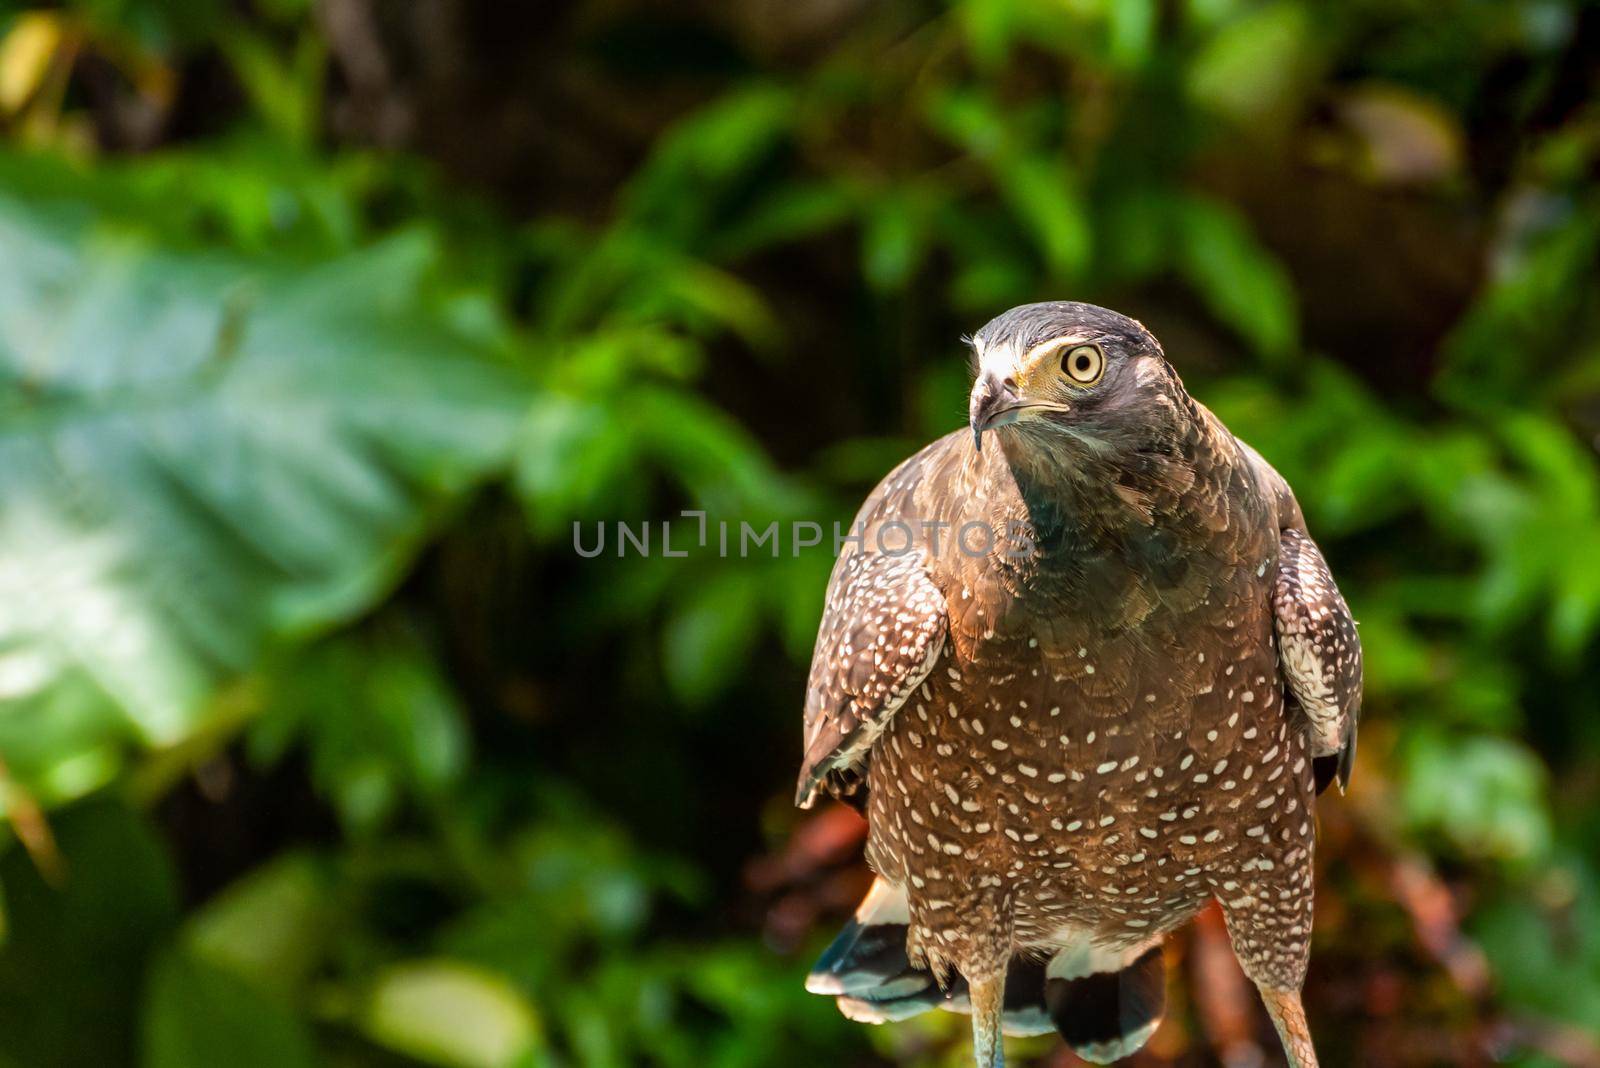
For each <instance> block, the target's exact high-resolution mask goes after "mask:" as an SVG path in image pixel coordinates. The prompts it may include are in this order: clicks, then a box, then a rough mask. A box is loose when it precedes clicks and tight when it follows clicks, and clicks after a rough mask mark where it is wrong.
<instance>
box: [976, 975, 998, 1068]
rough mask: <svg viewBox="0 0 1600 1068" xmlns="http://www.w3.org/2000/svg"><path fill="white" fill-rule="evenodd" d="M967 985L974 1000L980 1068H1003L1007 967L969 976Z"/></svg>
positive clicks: (977, 1052)
mask: <svg viewBox="0 0 1600 1068" xmlns="http://www.w3.org/2000/svg"><path fill="white" fill-rule="evenodd" d="M967 988H968V991H969V996H970V998H971V1001H972V1054H973V1058H974V1059H975V1060H976V1061H977V1064H978V1068H1004V1066H1005V1062H1006V1056H1005V1051H1004V1050H1003V1049H1002V1048H1001V1043H1000V1029H1001V1025H1002V1023H1003V1020H1002V1015H1003V1012H1002V1010H1003V1009H1004V1007H1005V996H1006V969H1005V965H1003V964H1002V965H1001V966H1000V969H999V970H998V971H989V972H986V973H985V974H983V975H969V976H967Z"/></svg>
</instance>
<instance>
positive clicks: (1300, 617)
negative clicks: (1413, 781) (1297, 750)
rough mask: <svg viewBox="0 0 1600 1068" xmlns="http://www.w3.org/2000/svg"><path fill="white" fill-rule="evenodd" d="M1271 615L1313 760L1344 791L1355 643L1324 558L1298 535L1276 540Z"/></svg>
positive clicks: (1351, 754)
mask: <svg viewBox="0 0 1600 1068" xmlns="http://www.w3.org/2000/svg"><path fill="white" fill-rule="evenodd" d="M1272 612H1273V617H1274V622H1275V625H1276V629H1277V633H1278V649H1279V659H1278V663H1279V670H1280V671H1281V672H1282V674H1283V679H1284V682H1285V683H1286V684H1287V686H1288V688H1289V693H1290V695H1291V696H1293V697H1294V699H1295V702H1296V703H1297V704H1298V705H1299V706H1300V708H1301V710H1302V711H1303V712H1304V713H1305V716H1306V719H1307V721H1308V722H1309V724H1310V727H1311V752H1312V755H1313V756H1315V757H1318V758H1327V762H1328V763H1331V765H1332V771H1333V773H1334V774H1335V775H1337V777H1338V780H1339V788H1340V789H1341V790H1342V789H1344V788H1345V787H1346V786H1348V785H1349V784H1350V765H1351V762H1352V761H1353V760H1354V759H1355V754H1356V722H1357V719H1358V717H1359V716H1360V713H1361V639H1360V637H1359V636H1357V634H1356V621H1355V620H1354V619H1353V618H1351V616H1350V608H1349V606H1348V605H1346V604H1345V603H1344V597H1343V596H1341V595H1340V593H1339V587H1338V586H1336V585H1335V584H1334V581H1333V576H1332V575H1331V574H1330V573H1329V572H1328V562H1327V561H1326V560H1324V559H1323V558H1322V551H1321V550H1320V549H1318V548H1317V543H1316V542H1314V541H1312V540H1311V536H1310V535H1309V534H1307V533H1306V532H1305V531H1304V530H1301V529H1299V528H1297V527H1291V528H1289V529H1287V530H1284V531H1283V532H1282V533H1281V534H1280V535H1279V541H1278V573H1277V577H1276V579H1275V580H1274V581H1273V584H1272ZM1335 758H1336V759H1335ZM1320 777H1321V776H1320V775H1319V778H1320Z"/></svg>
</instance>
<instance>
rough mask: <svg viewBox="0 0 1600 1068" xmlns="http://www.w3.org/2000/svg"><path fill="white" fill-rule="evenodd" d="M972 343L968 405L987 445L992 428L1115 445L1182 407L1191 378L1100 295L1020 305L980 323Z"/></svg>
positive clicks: (1034, 438)
mask: <svg viewBox="0 0 1600 1068" xmlns="http://www.w3.org/2000/svg"><path fill="white" fill-rule="evenodd" d="M972 348H973V353H974V355H975V357H976V363H977V377H976V381H974V382H973V385H972V396H971V399H970V403H969V407H968V413H969V415H970V417H971V422H972V434H973V442H974V444H975V446H976V447H977V448H978V449H979V450H981V449H982V448H983V438H984V432H985V431H988V430H996V431H1000V432H1001V433H1003V434H1004V435H1005V436H1006V439H1007V440H1008V441H1010V440H1016V441H1019V442H1021V443H1023V444H1032V445H1035V446H1042V447H1046V448H1050V447H1052V446H1056V447H1063V448H1065V447H1070V446H1071V445H1073V444H1077V445H1079V446H1082V447H1089V448H1100V449H1105V448H1115V447H1117V446H1118V445H1120V444H1123V443H1131V442H1134V441H1137V440H1140V439H1143V438H1145V437H1146V436H1147V435H1148V434H1149V433H1150V432H1152V431H1155V432H1158V433H1159V432H1161V431H1163V430H1165V429H1167V428H1166V427H1165V426H1163V425H1162V424H1163V423H1167V422H1170V421H1171V420H1173V419H1176V418H1179V417H1181V411H1180V409H1181V404H1180V403H1179V401H1180V399H1181V398H1183V397H1185V394H1184V393H1183V386H1182V383H1181V382H1179V381H1178V378H1177V374H1176V373H1175V372H1174V371H1173V369H1172V367H1171V365H1170V364H1168V363H1167V360H1166V357H1165V356H1164V355H1163V354H1162V351H1161V345H1160V343H1159V342H1157V341H1156V339H1155V337H1154V336H1153V335H1152V334H1151V333H1150V331H1148V330H1146V329H1145V328H1144V327H1143V326H1142V325H1140V324H1139V323H1137V322H1135V321H1134V320H1132V319H1130V318H1128V317H1127V316H1126V315H1119V314H1118V313H1116V312H1114V311H1108V310H1107V309H1105V308H1100V307H1096V306H1095V305H1093V304H1079V303H1076V302H1073V301H1052V302H1049V303H1045V304H1024V305H1022V306H1021V307H1017V308H1012V309H1011V310H1010V311H1008V312H1006V313H1005V314H1003V315H1000V316H997V317H996V318H994V319H993V320H991V321H990V322H989V324H988V325H986V326H985V327H984V328H983V329H982V330H979V331H978V332H977V334H975V335H974V336H973V338H972ZM1002 428H1004V429H1002Z"/></svg>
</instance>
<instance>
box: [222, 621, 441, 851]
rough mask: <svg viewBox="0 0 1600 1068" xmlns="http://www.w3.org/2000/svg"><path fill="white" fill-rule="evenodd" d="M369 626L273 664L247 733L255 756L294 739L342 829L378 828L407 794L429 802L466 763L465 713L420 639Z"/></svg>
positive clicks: (272, 753) (269, 755)
mask: <svg viewBox="0 0 1600 1068" xmlns="http://www.w3.org/2000/svg"><path fill="white" fill-rule="evenodd" d="M373 630H374V633H372V634H370V635H368V634H362V635H351V636H347V637H343V638H339V639H334V640H331V641H328V642H324V643H322V644H321V645H318V646H316V647H314V648H312V649H310V650H307V651H304V652H302V653H300V654H298V655H295V656H291V657H288V658H286V660H284V661H283V662H280V663H274V664H273V665H272V668H271V670H270V671H269V672H267V680H266V684H265V686H264V687H263V691H264V692H263V696H262V705H263V711H262V713H261V716H260V718H259V720H258V721H257V722H256V723H255V724H254V725H252V727H251V729H250V735H249V739H250V747H251V752H252V755H253V756H255V757H256V758H258V759H260V760H263V761H270V760H275V759H277V758H278V757H279V756H281V755H282V754H283V753H284V752H285V751H286V750H287V749H288V748H289V747H290V745H291V744H293V743H295V742H297V741H298V742H302V743H303V744H304V746H305V748H306V750H307V752H308V754H309V757H310V762H311V776H312V779H313V780H314V782H315V783H316V786H317V788H318V790H319V791H321V792H322V794H323V795H324V796H326V797H327V798H328V799H329V801H330V802H332V804H333V806H334V808H335V809H336V810H337V811H338V813H339V816H340V818H341V820H342V821H343V823H344V826H345V829H346V831H347V832H348V833H350V834H352V835H366V834H371V833H372V832H374V831H376V830H378V829H379V828H381V827H382V825H383V824H384V822H385V821H386V820H388V819H389V818H390V817H391V816H393V815H394V814H395V812H396V811H397V810H398V809H399V808H400V806H401V804H402V802H403V801H405V800H407V799H410V800H412V801H414V802H416V803H418V804H420V805H422V806H425V807H426V806H430V805H433V804H435V803H437V802H438V801H439V800H440V799H441V798H443V797H444V796H445V795H446V794H447V792H448V790H449V788H450V787H451V785H452V784H454V783H455V782H456V781H457V779H458V778H459V777H460V775H461V773H462V771H463V769H464V768H465V767H466V763H467V750H468V738H467V727H466V723H465V718H464V716H463V714H462V711H461V709H460V707H459V706H458V704H457V700H456V696H455V694H454V693H453V692H452V690H451V689H450V686H449V684H448V683H446V682H445V680H444V679H443V678H442V677H441V675H440V673H439V669H438V667H437V666H436V665H435V664H434V662H433V660H432V658H431V656H430V654H429V653H428V651H427V649H426V648H425V647H424V646H423V644H422V642H421V640H420V639H419V638H418V637H417V636H416V635H415V634H413V633H411V632H410V631H409V630H407V629H405V628H404V627H401V626H397V625H385V626H380V627H375V628H373Z"/></svg>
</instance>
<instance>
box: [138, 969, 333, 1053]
mask: <svg viewBox="0 0 1600 1068" xmlns="http://www.w3.org/2000/svg"><path fill="white" fill-rule="evenodd" d="M319 1063H320V1060H319V1059H318V1057H317V1055H316V1052H315V1049H314V1047H313V1045H312V1040H311V1033H310V1029H309V1028H308V1027H307V1026H306V1025H305V1024H304V1023H302V1022H301V1021H300V1020H299V1019H297V1018H296V1017H295V1016H294V1014H293V1013H291V1012H290V1011H289V1009H288V1008H287V1007H286V1006H284V1005H282V1004H280V1003H278V1002H277V1001H275V1000H273V999H272V998H270V997H267V996H264V995H262V994H261V993H260V992H259V991H257V990H256V989H254V988H253V987H251V986H250V985H249V984H247V983H246V982H244V981H243V980H242V979H239V978H238V977H237V976H235V975H233V974H231V973H230V972H227V971H225V970H223V969H221V968H218V967H215V966H213V965H210V964H207V963H205V962H203V961H200V960H197V959H195V958H193V957H191V956H189V955H188V954H186V953H184V952H182V951H181V950H173V951H168V952H166V953H163V954H161V956H160V957H158V958H157V960H156V963H155V965H154V967H153V968H152V969H151V973H150V979H149V986H148V989H147V992H146V997H145V1006H144V1056H143V1058H142V1059H141V1060H140V1065H141V1068H215V1066H216V1065H219V1064H227V1065H230V1066H237V1068H311V1066H313V1065H317V1064H319Z"/></svg>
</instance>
